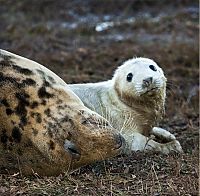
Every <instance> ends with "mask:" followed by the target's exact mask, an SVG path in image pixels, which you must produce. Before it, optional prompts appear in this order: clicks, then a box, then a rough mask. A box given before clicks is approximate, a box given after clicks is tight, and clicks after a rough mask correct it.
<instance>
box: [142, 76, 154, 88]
mask: <svg viewBox="0 0 200 196" xmlns="http://www.w3.org/2000/svg"><path fill="white" fill-rule="evenodd" d="M152 82H153V77H148V78H145V79H144V80H143V85H144V86H145V87H148V86H149V85H150V84H152Z"/></svg>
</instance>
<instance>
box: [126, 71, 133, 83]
mask: <svg viewBox="0 0 200 196" xmlns="http://www.w3.org/2000/svg"><path fill="white" fill-rule="evenodd" d="M132 78H133V74H132V73H129V74H128V75H127V77H126V80H127V81H128V82H131V81H132Z"/></svg>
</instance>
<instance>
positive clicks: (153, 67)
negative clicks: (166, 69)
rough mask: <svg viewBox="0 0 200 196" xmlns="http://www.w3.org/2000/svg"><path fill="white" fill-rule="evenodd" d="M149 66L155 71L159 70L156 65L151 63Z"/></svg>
mask: <svg viewBox="0 0 200 196" xmlns="http://www.w3.org/2000/svg"><path fill="white" fill-rule="evenodd" d="M149 68H150V69H151V70H153V71H157V69H156V67H155V66H154V65H149Z"/></svg>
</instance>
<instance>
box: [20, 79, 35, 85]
mask: <svg viewBox="0 0 200 196" xmlns="http://www.w3.org/2000/svg"><path fill="white" fill-rule="evenodd" d="M22 84H24V86H35V85H36V82H35V81H34V80H33V79H31V78H26V79H25V80H22Z"/></svg>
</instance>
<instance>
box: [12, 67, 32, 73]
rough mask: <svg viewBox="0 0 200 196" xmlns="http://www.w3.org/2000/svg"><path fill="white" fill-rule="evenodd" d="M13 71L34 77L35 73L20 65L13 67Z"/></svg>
mask: <svg viewBox="0 0 200 196" xmlns="http://www.w3.org/2000/svg"><path fill="white" fill-rule="evenodd" d="M12 67H13V69H15V70H16V71H17V72H19V73H22V74H24V75H33V72H32V71H31V70H30V69H27V68H22V67H20V66H18V65H13V66H12Z"/></svg>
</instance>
